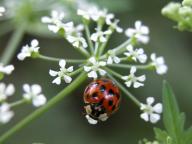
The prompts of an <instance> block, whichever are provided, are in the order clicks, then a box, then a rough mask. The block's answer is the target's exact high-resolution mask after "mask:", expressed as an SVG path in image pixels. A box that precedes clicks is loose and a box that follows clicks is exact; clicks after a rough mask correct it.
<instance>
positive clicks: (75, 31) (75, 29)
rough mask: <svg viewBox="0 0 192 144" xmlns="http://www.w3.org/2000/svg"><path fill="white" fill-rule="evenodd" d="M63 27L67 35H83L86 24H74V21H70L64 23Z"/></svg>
mask: <svg viewBox="0 0 192 144" xmlns="http://www.w3.org/2000/svg"><path fill="white" fill-rule="evenodd" d="M63 29H64V30H65V36H66V37H67V36H69V35H73V36H81V35H82V31H83V30H84V26H83V25H82V24H79V25H77V26H74V23H73V22H68V23H65V24H63Z"/></svg>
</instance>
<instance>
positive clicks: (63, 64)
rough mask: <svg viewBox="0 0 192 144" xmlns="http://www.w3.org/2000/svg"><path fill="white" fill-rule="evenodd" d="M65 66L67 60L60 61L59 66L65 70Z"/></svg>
mask: <svg viewBox="0 0 192 144" xmlns="http://www.w3.org/2000/svg"><path fill="white" fill-rule="evenodd" d="M65 65H66V61H65V60H60V61H59V66H60V67H61V68H65Z"/></svg>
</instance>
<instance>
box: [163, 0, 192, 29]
mask: <svg viewBox="0 0 192 144" xmlns="http://www.w3.org/2000/svg"><path fill="white" fill-rule="evenodd" d="M191 6H192V1H191V0H183V2H182V3H179V2H170V3H169V4H167V5H166V6H165V7H164V8H163V9H162V14H163V15H164V16H166V17H167V18H169V19H171V20H173V21H175V22H177V26H176V27H177V28H178V29H179V30H181V31H183V30H187V31H192V21H191V19H192V7H191Z"/></svg>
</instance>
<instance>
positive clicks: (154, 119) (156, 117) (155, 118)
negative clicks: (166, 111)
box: [149, 113, 161, 123]
mask: <svg viewBox="0 0 192 144" xmlns="http://www.w3.org/2000/svg"><path fill="white" fill-rule="evenodd" d="M149 116H150V122H151V123H157V122H158V121H159V120H160V118H161V117H160V115H159V114H154V113H152V114H150V115H149Z"/></svg>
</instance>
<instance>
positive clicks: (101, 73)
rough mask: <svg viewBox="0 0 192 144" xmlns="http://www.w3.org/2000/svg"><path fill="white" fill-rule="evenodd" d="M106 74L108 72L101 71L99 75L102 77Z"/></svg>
mask: <svg viewBox="0 0 192 144" xmlns="http://www.w3.org/2000/svg"><path fill="white" fill-rule="evenodd" d="M106 73H107V72H106V71H105V70H103V69H99V74H100V75H101V76H103V75H105V74H106Z"/></svg>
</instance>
